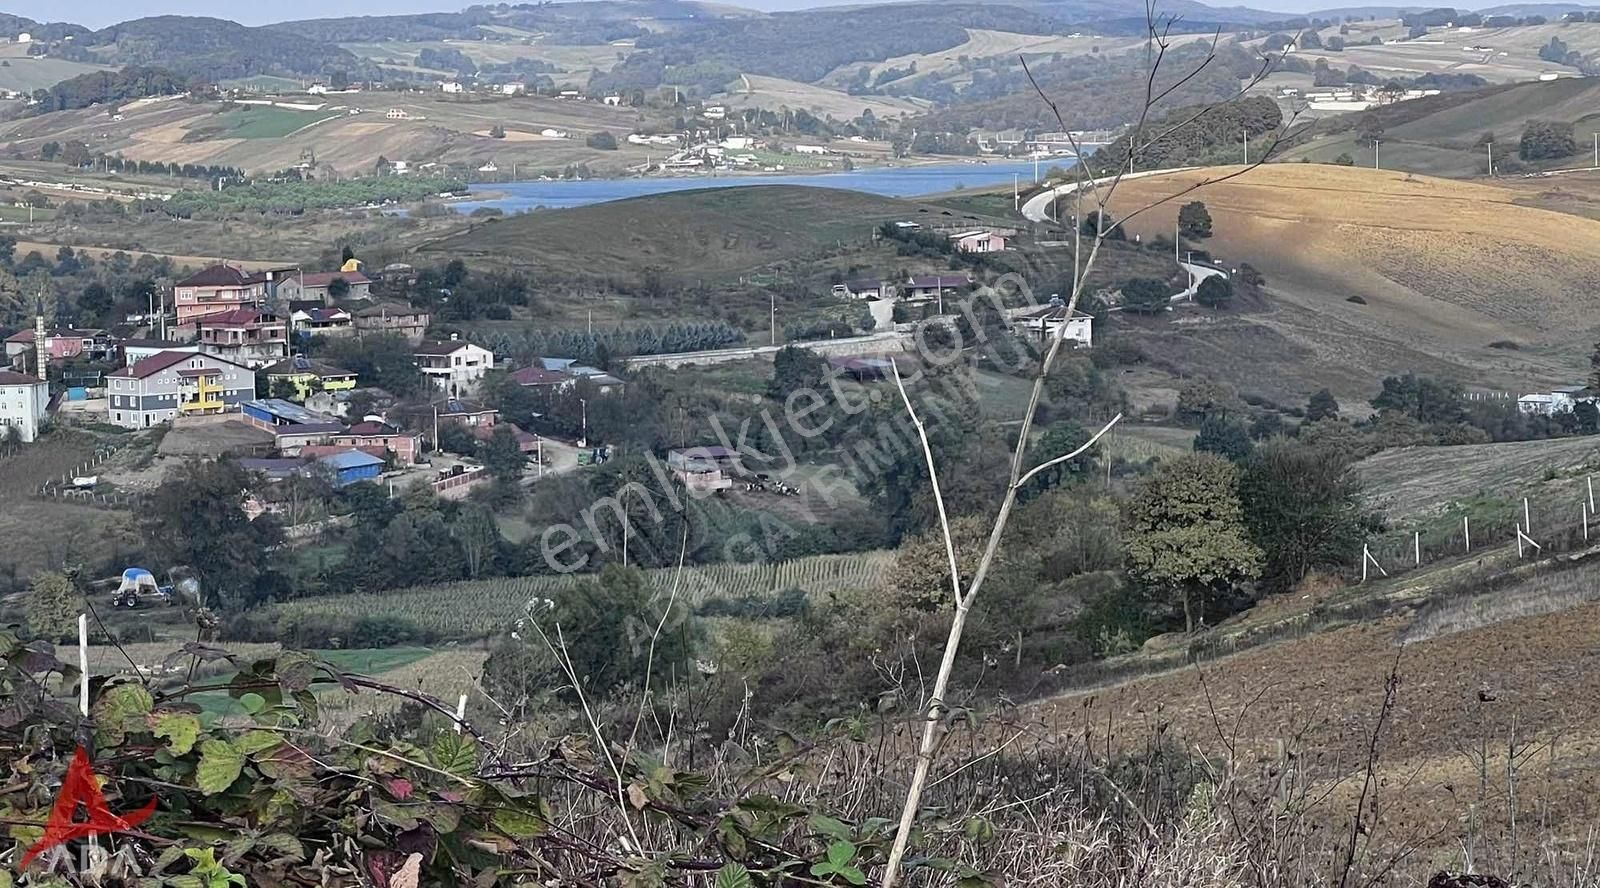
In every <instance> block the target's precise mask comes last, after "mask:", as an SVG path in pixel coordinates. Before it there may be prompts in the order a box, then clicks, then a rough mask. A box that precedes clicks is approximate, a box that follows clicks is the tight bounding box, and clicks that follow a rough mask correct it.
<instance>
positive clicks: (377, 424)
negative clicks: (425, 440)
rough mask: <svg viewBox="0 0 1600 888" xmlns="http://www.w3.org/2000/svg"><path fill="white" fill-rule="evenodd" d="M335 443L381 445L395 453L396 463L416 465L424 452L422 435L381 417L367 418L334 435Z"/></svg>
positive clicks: (367, 445)
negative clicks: (392, 423)
mask: <svg viewBox="0 0 1600 888" xmlns="http://www.w3.org/2000/svg"><path fill="white" fill-rule="evenodd" d="M333 443H334V444H348V445H350V446H352V447H360V448H367V447H381V448H383V449H384V450H387V451H388V452H389V453H390V454H392V455H393V457H394V461H395V464H396V465H402V466H409V465H415V464H416V462H417V457H418V456H420V455H421V454H422V435H421V434H420V433H418V432H411V431H405V430H403V429H401V428H399V427H398V426H393V425H390V424H389V423H386V422H384V421H382V420H379V419H366V420H363V421H361V422H358V423H356V424H355V425H353V426H351V427H350V428H349V429H348V430H347V431H345V432H344V433H343V434H339V435H334V436H333Z"/></svg>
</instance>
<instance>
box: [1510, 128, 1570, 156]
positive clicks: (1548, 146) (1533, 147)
mask: <svg viewBox="0 0 1600 888" xmlns="http://www.w3.org/2000/svg"><path fill="white" fill-rule="evenodd" d="M1576 153H1578V142H1577V139H1575V138H1574V137H1573V135H1572V124H1570V123H1566V122H1563V121H1558V120H1530V121H1528V125H1527V126H1525V127H1523V128H1522V140H1521V141H1520V142H1519V143H1517V156H1518V157H1521V158H1522V159H1523V160H1556V159H1559V158H1562V157H1571V156H1572V155H1574V154H1576Z"/></svg>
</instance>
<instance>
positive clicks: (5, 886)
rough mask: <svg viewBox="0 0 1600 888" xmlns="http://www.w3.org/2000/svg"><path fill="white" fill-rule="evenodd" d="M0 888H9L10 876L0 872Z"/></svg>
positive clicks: (2, 871)
mask: <svg viewBox="0 0 1600 888" xmlns="http://www.w3.org/2000/svg"><path fill="white" fill-rule="evenodd" d="M0 888H11V874H10V873H8V872H6V871H5V870H0Z"/></svg>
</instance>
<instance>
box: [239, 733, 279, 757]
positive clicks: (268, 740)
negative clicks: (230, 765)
mask: <svg viewBox="0 0 1600 888" xmlns="http://www.w3.org/2000/svg"><path fill="white" fill-rule="evenodd" d="M282 743H283V738H282V737H280V736H278V735H277V734H274V733H273V732H271V731H246V732H245V734H244V736H242V737H240V738H239V739H237V740H235V741H234V745H235V746H237V747H238V748H239V752H240V753H241V754H243V755H256V754H257V753H262V752H266V751H267V750H269V749H277V748H278V746H279V745H281V744H282Z"/></svg>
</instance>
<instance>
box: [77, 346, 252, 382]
mask: <svg viewBox="0 0 1600 888" xmlns="http://www.w3.org/2000/svg"><path fill="white" fill-rule="evenodd" d="M193 357H196V355H195V353H194V352H188V351H163V352H156V353H155V354H153V355H151V356H150V357H148V358H145V359H144V360H142V361H140V362H139V363H137V364H134V365H133V366H132V367H123V368H122V369H120V370H113V371H111V372H110V373H107V374H106V375H107V376H117V377H122V378H124V379H144V378H146V377H148V376H154V375H155V374H157V373H160V372H161V371H163V370H165V369H167V368H168V367H171V366H173V365H174V364H181V363H183V362H184V361H187V360H189V359H190V358H193ZM205 361H206V362H207V363H208V364H209V363H211V362H213V361H214V362H216V363H219V364H227V365H228V366H229V367H234V368H237V369H239V370H244V371H246V372H249V369H250V368H248V367H245V366H243V365H241V364H235V363H234V362H232V361H229V360H226V359H224V358H219V357H217V356H216V355H206V356H205Z"/></svg>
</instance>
